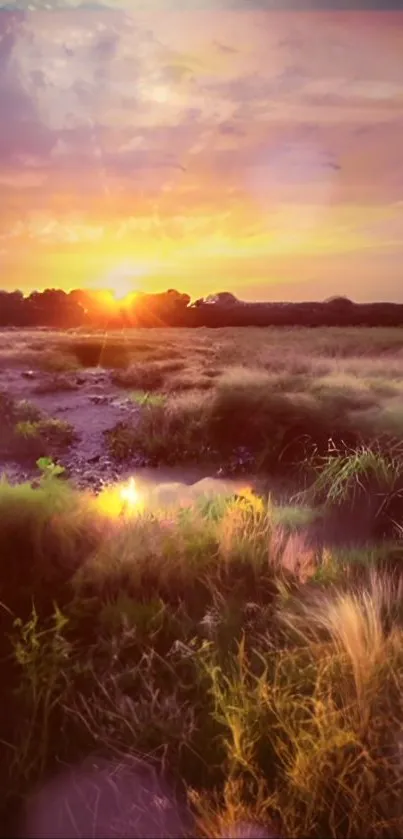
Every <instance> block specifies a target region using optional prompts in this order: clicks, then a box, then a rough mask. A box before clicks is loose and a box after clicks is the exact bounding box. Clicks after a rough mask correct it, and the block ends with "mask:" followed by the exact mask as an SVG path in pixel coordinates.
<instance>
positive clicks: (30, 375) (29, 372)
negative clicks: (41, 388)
mask: <svg viewBox="0 0 403 839" xmlns="http://www.w3.org/2000/svg"><path fill="white" fill-rule="evenodd" d="M22 375H23V377H24V379H35V378H36V374H35V373H34V371H33V370H24V372H23V374H22Z"/></svg>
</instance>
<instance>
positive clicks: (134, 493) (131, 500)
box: [120, 478, 141, 508]
mask: <svg viewBox="0 0 403 839" xmlns="http://www.w3.org/2000/svg"><path fill="white" fill-rule="evenodd" d="M120 497H121V499H122V501H123V503H124V504H125V505H126V506H127V507H129V508H130V507H131V508H133V507H138V506H139V504H140V502H141V494H140V493H139V491H138V489H137V486H136V481H135V480H134V478H130V481H129V482H128V483H127V484H126V485H125V486H123V487H121V489H120Z"/></svg>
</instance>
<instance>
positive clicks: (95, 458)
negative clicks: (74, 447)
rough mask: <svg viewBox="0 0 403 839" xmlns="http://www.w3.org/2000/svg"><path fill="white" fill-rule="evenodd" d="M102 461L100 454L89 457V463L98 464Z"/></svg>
mask: <svg viewBox="0 0 403 839" xmlns="http://www.w3.org/2000/svg"><path fill="white" fill-rule="evenodd" d="M100 460H101V455H100V454H94V455H93V456H92V457H89V458H88V460H87V463H98V461H100Z"/></svg>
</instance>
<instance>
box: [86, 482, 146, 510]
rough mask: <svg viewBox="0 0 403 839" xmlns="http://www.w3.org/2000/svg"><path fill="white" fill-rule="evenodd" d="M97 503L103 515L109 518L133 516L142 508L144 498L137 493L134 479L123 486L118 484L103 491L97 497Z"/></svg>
mask: <svg viewBox="0 0 403 839" xmlns="http://www.w3.org/2000/svg"><path fill="white" fill-rule="evenodd" d="M97 503H98V506H99V508H100V509H101V510H102V512H103V513H105V515H107V516H110V517H111V518H119V517H120V516H125V517H127V516H134V515H137V514H138V513H140V512H141V511H142V510H143V508H144V497H143V495H142V493H141V492H140V491H139V489H138V487H137V484H136V481H135V479H134V478H130V479H129V480H128V481H127V482H126V483H125V484H118V485H115V486H111V487H108V488H107V489H104V490H103V492H101V493H100V494H99V495H98V498H97Z"/></svg>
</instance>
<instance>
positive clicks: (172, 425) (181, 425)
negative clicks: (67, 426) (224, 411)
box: [107, 394, 211, 463]
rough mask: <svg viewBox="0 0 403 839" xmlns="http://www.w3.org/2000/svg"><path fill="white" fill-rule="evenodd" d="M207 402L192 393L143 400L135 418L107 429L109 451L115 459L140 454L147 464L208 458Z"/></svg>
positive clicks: (209, 453)
mask: <svg viewBox="0 0 403 839" xmlns="http://www.w3.org/2000/svg"><path fill="white" fill-rule="evenodd" d="M208 410H209V405H208V403H206V401H205V400H204V399H203V397H200V396H199V395H196V394H191V395H186V396H185V397H182V396H177V397H176V398H175V399H170V400H169V401H166V400H165V399H163V400H161V399H158V400H154V399H152V400H150V399H147V400H146V402H145V404H143V405H142V411H141V414H140V415H139V417H136V418H135V420H133V421H130V422H129V423H126V422H123V423H119V424H118V425H117V426H116V427H115V428H114V429H112V431H110V432H108V434H107V440H108V445H109V449H110V452H111V454H112V455H113V456H114V457H116V458H117V459H119V460H124V459H126V458H130V457H131V456H132V455H134V454H141V455H143V456H144V457H146V458H147V460H148V461H149V462H151V463H159V462H163V463H178V462H179V463H180V462H189V461H192V462H195V461H196V462H198V461H200V460H202V459H203V458H204V459H208V458H209V457H210V455H211V452H210V450H209V445H210V441H209V439H208V435H207V433H206V432H207V428H208Z"/></svg>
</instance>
